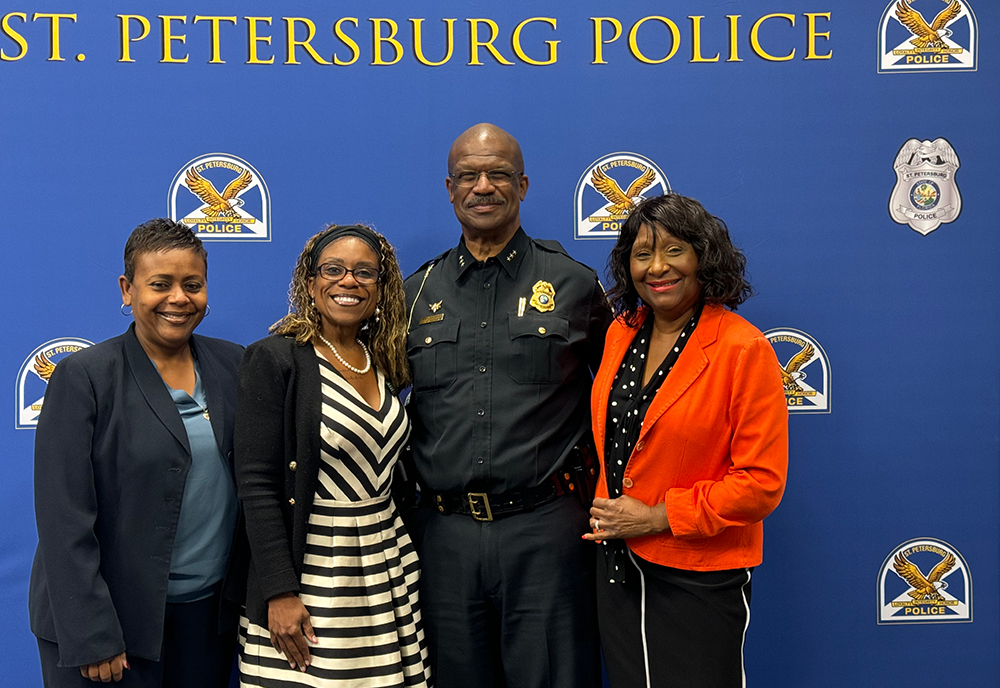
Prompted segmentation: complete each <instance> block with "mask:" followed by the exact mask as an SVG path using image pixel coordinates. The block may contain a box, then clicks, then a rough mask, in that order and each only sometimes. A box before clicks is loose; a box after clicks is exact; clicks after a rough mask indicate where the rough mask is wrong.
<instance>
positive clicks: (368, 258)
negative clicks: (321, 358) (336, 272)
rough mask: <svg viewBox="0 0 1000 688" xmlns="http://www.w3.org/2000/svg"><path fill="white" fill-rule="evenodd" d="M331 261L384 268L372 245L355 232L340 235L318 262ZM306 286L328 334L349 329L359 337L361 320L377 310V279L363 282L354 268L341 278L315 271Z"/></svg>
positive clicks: (351, 334) (348, 332)
mask: <svg viewBox="0 0 1000 688" xmlns="http://www.w3.org/2000/svg"><path fill="white" fill-rule="evenodd" d="M328 263H331V264H334V265H340V266H342V267H345V268H347V269H348V270H357V269H359V268H374V269H375V270H380V269H381V266H380V265H379V259H378V256H377V255H376V254H375V252H374V251H373V250H372V248H371V246H369V245H368V244H366V243H365V242H364V241H362V240H361V239H358V238H357V237H352V236H345V237H343V238H342V239H337V240H336V241H334V242H332V243H331V244H330V245H329V246H327V247H326V248H324V249H323V252H322V253H321V254H320V256H319V259H318V260H317V261H316V265H317V267H319V266H321V265H326V264H328ZM307 287H308V290H309V296H311V297H312V299H313V301H315V302H316V310H317V311H319V315H320V319H321V320H322V323H323V333H324V336H326V337H329V336H330V333H331V330H347V335H348V336H349V337H350V338H352V339H353V338H354V337H356V336H357V333H358V330H360V329H361V324H362V323H363V322H364V321H365V320H367V319H368V318H370V317H371V316H372V314H373V313H374V312H375V307H376V306H377V305H378V302H379V296H380V295H381V288H380V287H379V284H378V283H377V282H376V283H375V284H361V283H359V282H358V280H357V278H356V277H355V276H354V273H353V272H348V273H347V274H345V275H344V276H343V277H341V278H340V279H339V280H332V279H329V278H327V277H324V276H323V274H322V273H320V274H316V275H314V276H312V277H310V278H309V282H308V284H307Z"/></svg>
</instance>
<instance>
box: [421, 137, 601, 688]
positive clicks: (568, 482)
mask: <svg viewBox="0 0 1000 688" xmlns="http://www.w3.org/2000/svg"><path fill="white" fill-rule="evenodd" d="M445 185H446V186H447V188H448V196H449V198H450V200H451V203H452V204H453V205H454V207H455V215H456V217H457V218H458V221H459V223H460V224H461V226H462V238H461V240H460V241H459V243H458V246H456V247H455V248H453V249H450V250H449V251H446V252H445V253H444V254H442V255H440V256H438V257H437V258H435V259H434V260H432V261H431V262H429V263H427V264H426V265H424V266H423V267H422V268H421V269H420V270H418V271H417V272H416V273H415V274H414V275H412V276H411V277H410V278H409V279H407V281H406V296H407V307H408V309H409V310H408V314H409V318H410V324H409V337H408V343H407V349H408V354H409V359H410V364H411V366H412V369H413V391H412V395H411V397H410V400H409V410H410V413H411V418H412V420H413V435H412V447H413V456H414V463H415V466H416V470H417V473H418V476H419V480H420V483H421V485H422V497H421V508H419V509H418V510H417V511H416V513H415V514H414V516H413V518H412V519H411V527H410V532H411V535H412V536H413V539H414V541H415V543H416V545H417V548H418V551H419V553H420V562H421V567H422V569H423V573H422V579H421V607H422V614H423V620H424V627H425V629H426V632H427V637H428V641H429V644H430V651H431V656H432V661H433V664H434V669H435V678H436V685H437V686H438V688H458V687H460V686H461V687H462V688H465V687H469V686H471V687H473V688H475V687H480V686H482V687H494V686H496V687H499V686H509V687H510V688H536V687H537V688H543V687H550V686H551V687H554V688H591V687H596V686H599V685H600V662H599V650H598V641H597V633H596V629H597V622H596V614H595V609H594V572H593V561H594V556H595V555H594V551H593V549H592V547H593V545H592V544H591V543H588V542H585V541H584V540H582V539H581V536H582V535H583V533H585V532H589V530H590V526H589V515H588V512H587V509H586V508H585V507H584V505H583V504H582V503H581V500H580V499H578V497H577V495H578V494H579V492H581V489H580V483H579V480H578V479H577V478H578V477H579V472H573V471H572V466H573V465H576V464H577V463H578V459H579V457H578V456H577V454H578V449H577V447H578V445H579V444H580V443H581V442H582V441H584V439H585V437H586V436H587V435H588V434H589V432H590V414H589V410H588V408H589V398H590V386H591V380H592V371H596V370H597V367H598V365H599V363H600V360H601V352H602V349H603V346H604V336H605V333H606V331H607V328H608V326H609V325H610V322H611V313H610V310H609V308H608V305H607V300H606V299H605V296H604V290H603V288H602V287H601V285H600V283H599V282H598V279H597V274H596V273H595V272H594V271H593V270H592V269H590V268H588V267H586V266H585V265H582V264H581V263H577V262H576V261H574V260H573V259H572V258H570V257H569V256H568V255H566V253H565V252H564V251H563V249H562V247H561V246H559V245H558V244H557V243H555V242H542V241H537V240H534V239H531V238H530V237H529V236H528V235H527V234H525V233H524V230H523V229H521V223H520V211H519V208H520V202H521V201H522V200H524V197H525V194H526V193H527V191H528V177H527V176H525V174H524V161H523V158H522V156H521V148H520V146H519V145H518V143H517V141H516V140H515V139H514V138H513V137H512V136H511V135H510V134H508V133H507V132H505V131H503V130H502V129H499V128H498V127H495V126H493V125H491V124H478V125H476V126H474V127H472V128H471V129H469V130H468V131H466V132H465V133H463V134H462V135H461V136H459V137H458V139H457V140H456V141H455V143H454V144H453V145H452V147H451V150H450V152H449V154H448V177H447V179H445Z"/></svg>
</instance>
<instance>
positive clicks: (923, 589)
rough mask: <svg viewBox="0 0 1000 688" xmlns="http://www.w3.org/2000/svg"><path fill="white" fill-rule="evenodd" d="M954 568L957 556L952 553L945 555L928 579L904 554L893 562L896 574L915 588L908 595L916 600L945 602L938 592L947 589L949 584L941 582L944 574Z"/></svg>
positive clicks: (897, 556) (899, 555) (900, 554)
mask: <svg viewBox="0 0 1000 688" xmlns="http://www.w3.org/2000/svg"><path fill="white" fill-rule="evenodd" d="M954 566H955V556H954V555H953V554H951V553H950V552H948V553H945V555H944V556H943V557H942V558H941V561H939V562H938V563H937V565H936V566H935V567H934V568H933V569H931V572H930V574H929V575H928V576H927V577H924V574H923V573H922V572H921V571H920V569H919V568H917V566H916V564H914V563H912V562H911V561H910V560H909V559H907V558H906V557H905V556H903V553H902V552H900V553H899V554H897V555H896V558H895V559H893V561H892V568H893V570H895V571H896V574H897V575H898V576H899V577H900V578H902V579H903V580H904V581H906V582H907V583H908V584H909V586H910V587H911V588H913V589H912V590H909V591H908V592H907V593H906V594H907V595H909V596H910V597H912V598H913V599H915V600H944V597H943V596H942V595H941V593H940V592H938V591H939V590H944V589H945V588H947V587H948V583H947V582H945V581H943V580H941V578H942V577H943V576H944V574H946V573H948V572H949V571H951V569H952V568H953V567H954Z"/></svg>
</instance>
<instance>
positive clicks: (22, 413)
mask: <svg viewBox="0 0 1000 688" xmlns="http://www.w3.org/2000/svg"><path fill="white" fill-rule="evenodd" d="M88 346H93V342H89V341H87V340H86V339H78V338H76V337H63V338H61V339H53V340H51V341H48V342H45V343H44V344H42V345H41V346H40V347H38V348H37V349H35V350H34V351H32V352H31V353H30V354H28V357H27V358H26V359H24V363H22V364H21V368H20V370H18V371H17V390H16V393H15V395H16V397H17V399H16V406H15V409H14V411H15V418H14V427H15V428H17V429H18V430H32V429H34V428H35V426H36V425H38V414H40V413H41V412H42V402H43V401H44V397H45V388H46V387H47V386H48V384H49V378H51V377H52V373H53V372H55V369H56V366H58V365H59V361H61V360H62V359H63V358H64V357H66V356H68V355H69V354H71V353H73V352H74V351H79V350H80V349H86V348H87V347H88Z"/></svg>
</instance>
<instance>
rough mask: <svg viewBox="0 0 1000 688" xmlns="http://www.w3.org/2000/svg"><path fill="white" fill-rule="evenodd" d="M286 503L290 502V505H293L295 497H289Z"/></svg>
mask: <svg viewBox="0 0 1000 688" xmlns="http://www.w3.org/2000/svg"><path fill="white" fill-rule="evenodd" d="M288 503H289V504H291V505H292V506H295V497H289V498H288Z"/></svg>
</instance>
